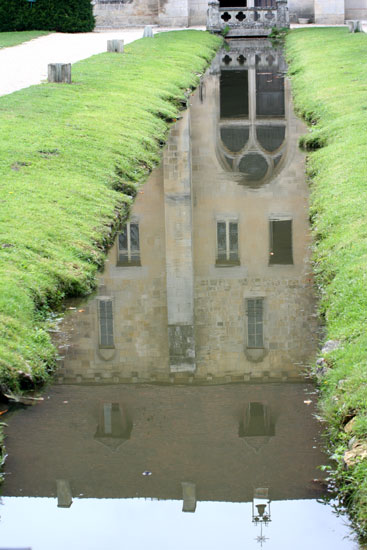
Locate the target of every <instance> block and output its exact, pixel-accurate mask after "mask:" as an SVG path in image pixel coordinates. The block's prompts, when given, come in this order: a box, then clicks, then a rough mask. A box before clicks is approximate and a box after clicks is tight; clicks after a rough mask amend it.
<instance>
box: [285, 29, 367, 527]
mask: <svg viewBox="0 0 367 550" xmlns="http://www.w3.org/2000/svg"><path fill="white" fill-rule="evenodd" d="M366 51H367V35H365V34H363V33H359V34H348V31H347V29H345V28H333V29H332V28H329V29H321V28H320V29H301V30H297V31H293V32H291V33H289V35H288V38H287V53H288V58H289V61H290V69H289V72H290V75H291V78H292V87H293V94H294V98H295V103H296V107H297V109H298V111H299V113H300V114H301V115H302V116H303V117H304V118H305V119H306V121H307V122H308V123H309V124H310V127H311V131H310V133H309V134H308V135H307V136H305V138H304V139H303V143H302V144H303V146H304V147H305V148H306V149H308V150H309V157H308V165H307V166H308V174H309V176H310V183H311V218H312V226H313V233H314V243H315V244H314V268H315V272H316V280H317V284H318V287H319V291H320V296H321V305H320V309H321V314H322V315H323V316H324V317H325V323H326V330H327V335H326V339H327V340H333V341H336V342H335V345H336V348H337V349H334V351H330V352H329V353H326V354H325V355H324V357H323V360H320V361H319V363H320V365H319V368H318V375H319V379H320V386H321V401H320V407H321V412H322V415H323V416H324V418H325V419H326V420H327V426H328V428H327V435H328V440H329V441H330V445H331V449H332V451H333V456H334V458H335V459H336V468H335V470H334V471H333V472H332V477H333V479H334V480H335V481H336V483H337V487H338V491H339V495H340V499H341V502H342V504H343V505H345V506H347V508H348V510H349V512H350V513H351V517H352V518H353V520H354V522H355V524H356V526H357V528H358V530H359V533H360V534H361V535H362V536H366V535H367V459H366V456H367V216H366V207H367V57H366ZM363 456H364V458H363Z"/></svg>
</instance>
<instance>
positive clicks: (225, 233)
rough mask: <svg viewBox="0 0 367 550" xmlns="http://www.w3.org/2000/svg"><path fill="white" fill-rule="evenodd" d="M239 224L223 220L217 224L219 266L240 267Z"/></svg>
mask: <svg viewBox="0 0 367 550" xmlns="http://www.w3.org/2000/svg"><path fill="white" fill-rule="evenodd" d="M239 264H240V261H239V257H238V223H237V222H236V221H230V220H223V221H218V222H217V261H216V265H217V266H227V265H239Z"/></svg>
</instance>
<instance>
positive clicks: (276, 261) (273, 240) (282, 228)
mask: <svg viewBox="0 0 367 550" xmlns="http://www.w3.org/2000/svg"><path fill="white" fill-rule="evenodd" d="M269 264H270V265H290V264H293V250H292V220H270V255H269Z"/></svg>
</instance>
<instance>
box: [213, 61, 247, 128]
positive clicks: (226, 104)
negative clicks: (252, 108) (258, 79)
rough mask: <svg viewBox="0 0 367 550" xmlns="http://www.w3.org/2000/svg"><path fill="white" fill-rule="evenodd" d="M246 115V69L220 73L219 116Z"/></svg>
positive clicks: (234, 116)
mask: <svg viewBox="0 0 367 550" xmlns="http://www.w3.org/2000/svg"><path fill="white" fill-rule="evenodd" d="M238 117H248V73H247V71H231V70H228V71H227V70H223V71H221V73H220V118H238Z"/></svg>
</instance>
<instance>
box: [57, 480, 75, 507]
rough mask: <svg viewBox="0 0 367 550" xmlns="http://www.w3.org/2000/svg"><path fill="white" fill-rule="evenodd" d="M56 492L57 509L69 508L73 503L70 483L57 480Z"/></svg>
mask: <svg viewBox="0 0 367 550" xmlns="http://www.w3.org/2000/svg"><path fill="white" fill-rule="evenodd" d="M56 492H57V506H58V508H70V506H71V504H72V502H73V497H72V494H71V488H70V483H69V482H68V481H67V480H66V479H57V480H56Z"/></svg>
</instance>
